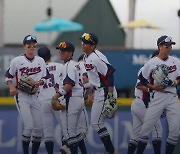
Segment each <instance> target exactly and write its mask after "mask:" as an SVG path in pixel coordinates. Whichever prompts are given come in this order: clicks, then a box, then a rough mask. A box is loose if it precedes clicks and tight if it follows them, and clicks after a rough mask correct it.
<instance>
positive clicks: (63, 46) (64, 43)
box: [59, 42, 67, 49]
mask: <svg viewBox="0 0 180 154" xmlns="http://www.w3.org/2000/svg"><path fill="white" fill-rule="evenodd" d="M59 47H61V48H64V49H66V47H67V44H66V42H61V43H60V44H59Z"/></svg>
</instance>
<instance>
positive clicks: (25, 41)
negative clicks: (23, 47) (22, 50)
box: [23, 35, 37, 44]
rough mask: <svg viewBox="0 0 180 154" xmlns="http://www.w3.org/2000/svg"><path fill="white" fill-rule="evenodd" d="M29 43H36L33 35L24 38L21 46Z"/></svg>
mask: <svg viewBox="0 0 180 154" xmlns="http://www.w3.org/2000/svg"><path fill="white" fill-rule="evenodd" d="M30 42H35V43H37V38H36V36H33V35H27V36H25V37H24V40H23V44H28V43H30Z"/></svg>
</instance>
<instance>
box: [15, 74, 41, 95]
mask: <svg viewBox="0 0 180 154" xmlns="http://www.w3.org/2000/svg"><path fill="white" fill-rule="evenodd" d="M17 88H18V89H19V90H21V91H23V92H26V93H28V94H30V95H33V94H35V93H36V92H37V90H38V88H37V87H36V86H35V81H34V80H33V79H32V78H31V77H29V76H28V75H23V76H22V77H21V78H20V80H19V82H18V84H17Z"/></svg>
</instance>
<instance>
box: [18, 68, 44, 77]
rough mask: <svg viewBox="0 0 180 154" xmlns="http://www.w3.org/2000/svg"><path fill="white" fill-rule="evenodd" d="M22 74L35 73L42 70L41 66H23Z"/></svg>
mask: <svg viewBox="0 0 180 154" xmlns="http://www.w3.org/2000/svg"><path fill="white" fill-rule="evenodd" d="M20 72H21V75H23V74H27V75H33V74H37V73H39V72H41V67H34V68H29V67H23V68H21V69H20Z"/></svg>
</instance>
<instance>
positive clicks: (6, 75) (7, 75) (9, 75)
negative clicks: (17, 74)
mask: <svg viewBox="0 0 180 154" xmlns="http://www.w3.org/2000/svg"><path fill="white" fill-rule="evenodd" d="M9 70H10V68H9V69H8V70H7V71H6V74H5V77H7V78H13V76H12V75H11V74H10V73H9Z"/></svg>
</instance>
